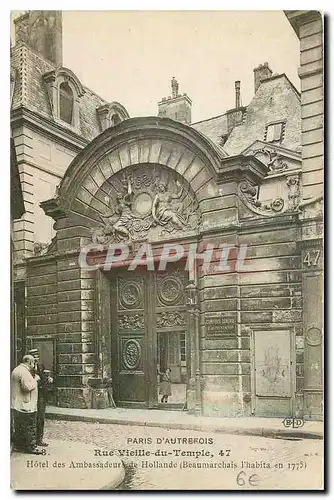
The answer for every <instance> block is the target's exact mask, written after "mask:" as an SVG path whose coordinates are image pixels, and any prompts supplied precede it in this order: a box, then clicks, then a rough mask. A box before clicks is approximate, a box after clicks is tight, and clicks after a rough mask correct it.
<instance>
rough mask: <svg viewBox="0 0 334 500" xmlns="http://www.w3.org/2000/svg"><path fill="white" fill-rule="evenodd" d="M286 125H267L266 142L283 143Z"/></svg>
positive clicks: (281, 123) (280, 123)
mask: <svg viewBox="0 0 334 500" xmlns="http://www.w3.org/2000/svg"><path fill="white" fill-rule="evenodd" d="M284 125H285V124H284V122H279V123H272V124H270V125H267V126H266V131H265V137H264V140H265V141H266V142H281V141H282V140H283V135H284Z"/></svg>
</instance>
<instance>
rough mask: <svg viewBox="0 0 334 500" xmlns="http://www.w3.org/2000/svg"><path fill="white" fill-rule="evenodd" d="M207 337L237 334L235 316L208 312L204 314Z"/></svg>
mask: <svg viewBox="0 0 334 500" xmlns="http://www.w3.org/2000/svg"><path fill="white" fill-rule="evenodd" d="M204 325H205V331H206V338H207V339H210V338H213V339H215V338H219V337H234V336H235V335H236V322H235V318H233V317H231V316H225V315H224V313H221V315H219V316H217V315H211V314H206V315H205V316H204Z"/></svg>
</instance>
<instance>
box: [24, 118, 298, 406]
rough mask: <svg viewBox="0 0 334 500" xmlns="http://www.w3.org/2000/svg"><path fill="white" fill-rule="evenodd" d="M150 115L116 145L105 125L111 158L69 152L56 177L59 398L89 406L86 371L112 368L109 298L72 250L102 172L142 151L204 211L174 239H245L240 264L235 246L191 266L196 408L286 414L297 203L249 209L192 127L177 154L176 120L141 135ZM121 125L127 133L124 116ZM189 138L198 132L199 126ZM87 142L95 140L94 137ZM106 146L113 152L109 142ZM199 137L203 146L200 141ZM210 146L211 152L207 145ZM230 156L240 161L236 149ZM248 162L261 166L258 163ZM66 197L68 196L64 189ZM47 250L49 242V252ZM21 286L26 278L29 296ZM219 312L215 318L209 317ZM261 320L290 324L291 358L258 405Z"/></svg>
mask: <svg viewBox="0 0 334 500" xmlns="http://www.w3.org/2000/svg"><path fill="white" fill-rule="evenodd" d="M151 121H152V120H151V119H150V118H147V119H144V118H143V119H140V120H139V119H136V120H133V121H132V122H131V123H130V122H129V124H128V125H127V126H128V127H129V130H131V134H132V138H131V137H130V138H129V137H128V135H127V137H128V140H129V144H131V151H130V149H129V148H128V147H127V146H125V145H124V142H123V140H122V134H120V133H119V132H118V134H119V135H118V134H117V139H116V138H115V137H113V135H112V131H111V130H109V131H108V132H106V133H105V134H104V136H103V137H101V141H103V147H104V148H105V149H104V152H105V156H107V157H108V158H109V161H108V162H107V161H106V160H105V159H104V160H101V158H100V156H99V153H98V150H97V149H98V148H97V149H96V150H95V151H96V155H97V159H98V160H97V163H94V158H92V157H90V161H91V162H92V163H91V166H90V167H89V165H87V163H86V161H85V156H84V155H83V156H80V158H78V159H77V160H76V162H79V163H76V164H75V169H76V170H75V169H72V171H71V178H70V179H68V181H67V182H65V183H64V186H65V187H64V188H63V187H62V186H61V187H60V193H63V189H65V188H66V189H73V191H72V196H73V198H72V199H71V201H70V206H71V211H73V212H70V215H69V216H68V217H64V218H60V219H59V220H57V223H56V229H57V237H56V240H55V249H56V252H57V257H56V256H55V255H54V260H55V262H56V268H57V278H56V281H57V283H58V285H57V314H56V315H55V316H54V318H53V319H54V320H56V321H57V325H56V328H57V338H58V340H57V352H58V365H57V384H58V385H57V394H58V404H60V405H62V406H77V407H81V408H85V407H90V406H91V405H92V398H93V396H92V391H91V389H90V386H91V381H92V380H93V379H96V377H100V378H101V377H102V376H103V377H104V376H108V375H110V351H108V344H109V346H110V342H111V335H114V334H115V332H112V331H111V329H110V326H108V324H109V325H110V316H109V323H108V312H106V311H104V312H102V310H103V309H104V307H106V308H108V305H109V315H110V298H109V296H108V293H107V292H106V288H108V284H107V287H106V288H105V291H104V292H103V293H101V291H100V292H98V290H99V285H98V277H97V274H96V273H93V274H89V273H88V274H87V272H85V271H84V270H82V269H81V268H80V266H79V262H78V254H79V250H80V247H81V246H82V245H83V244H84V243H85V242H86V243H87V242H89V241H91V230H92V228H94V226H95V225H96V224H97V223H98V217H97V216H98V212H100V211H101V210H103V209H104V207H103V206H102V201H103V199H104V198H103V197H104V196H105V194H106V192H107V191H106V188H105V187H104V188H103V186H105V185H106V182H107V180H108V182H109V178H110V179H111V183H112V176H113V175H117V172H118V171H119V170H122V169H124V168H126V167H128V166H130V165H131V159H132V158H133V159H135V158H137V159H139V158H140V157H142V158H144V159H145V162H147V158H148V159H149V161H150V162H151V163H153V164H156V162H157V161H158V160H157V159H158V158H160V163H162V162H163V161H164V162H166V165H165V167H168V166H169V168H173V169H176V170H177V171H178V172H179V173H180V172H183V174H184V176H185V177H187V181H188V183H189V184H187V185H188V186H190V187H189V189H194V191H196V196H197V199H198V201H199V210H200V211H201V215H202V217H201V223H200V226H199V231H198V233H197V234H196V233H191V236H189V238H190V239H187V238H186V236H185V235H184V233H183V234H181V235H178V237H177V239H176V238H175V236H174V237H173V240H174V241H175V239H176V241H177V243H180V244H182V243H183V244H186V245H189V242H190V241H196V240H197V241H198V243H199V244H200V245H201V246H202V248H205V247H206V245H207V244H208V243H214V248H215V249H216V250H219V247H220V245H221V244H226V243H229V244H231V245H234V246H235V247H237V248H239V249H240V245H241V244H244V245H245V244H246V245H247V253H246V261H245V265H246V268H245V269H243V270H240V269H239V268H238V263H237V259H236V257H237V255H236V250H233V251H232V253H231V255H230V260H229V269H228V270H225V271H223V272H222V271H219V270H217V264H218V261H219V258H220V256H219V255H217V254H216V253H215V254H214V255H215V259H214V261H213V262H212V263H211V265H210V268H209V270H204V269H203V265H201V264H200V265H199V268H198V272H197V286H198V289H199V299H200V306H199V317H198V318H199V331H198V334H199V341H200V348H199V349H200V351H199V352H200V373H201V387H202V393H201V397H202V405H203V411H204V414H206V415H216V416H247V415H251V414H255V415H259V412H260V416H282V415H284V416H286V415H287V414H290V413H296V411H297V409H298V408H297V406H298V405H297V403H296V402H295V399H297V398H296V392H297V386H298V387H300V385H301V384H302V379H303V359H302V355H301V353H300V352H299V351H298V349H299V345H300V343H299V341H296V338H297V337H300V336H301V334H302V329H301V322H302V316H301V308H302V305H301V272H300V269H301V257H300V252H301V249H300V245H298V242H299V240H300V229H299V226H298V214H297V212H296V210H293V211H290V212H289V211H287V212H285V213H282V214H281V213H278V214H277V213H275V212H274V211H272V212H270V213H269V214H267V215H258V214H256V213H255V212H254V211H253V210H252V209H251V208H250V206H249V205H247V203H246V202H245V200H243V199H242V197H241V193H240V189H239V181H238V180H228V179H225V178H224V177H222V178H221V179H219V180H218V181H216V180H214V179H212V178H211V170H210V166H209V165H210V161H213V159H212V157H211V160H209V152H207V157H205V156H204V150H203V149H202V152H201V159H199V158H196V157H195V156H194V153H195V151H196V148H195V145H193V147H190V146H189V144H190V142H189V141H190V137H188V139H184V136H182V134H191V136H192V137H193V134H195V133H194V131H192V129H191V128H189V127H187V130H186V128H184V129H183V128H182V134H179V135H178V136H177V138H175V141H176V142H175V144H178V148H179V153H178V155H180V153H181V158H182V159H181V160H180V158H179V157H178V155H176V148H175V144H174V143H173V142H172V139H171V137H172V132H171V131H172V130H173V131H174V133H175V129H176V128H178V127H181V125H179V124H176V123H175V122H172V121H171V120H170V121H168V120H167V121H166V120H161V119H160V120H159V121H158V122H156V119H155V120H154V127H161V128H159V133H158V134H156V133H155V134H153V135H155V139H154V140H153V139H152V140H148V139H145V137H143V134H145V133H147V134H148V135H149V137H152V131H150V130H149V128H148V126H149V124H150V123H151ZM139 122H140V123H141V122H143V123H144V124H145V127H144V128H141V127H140V126H139V125H138V129H137V130H136V129H135V124H136V123H139ZM151 126H152V125H151ZM164 127H168V137H169V142H167V141H166V140H165V139H164V138H165V134H166V133H167V132H166V131H165V129H164ZM182 127H184V126H182ZM144 130H145V133H144ZM124 133H126V134H128V130H127V127H125V126H124ZM108 134H109V135H110V137H109V142H108V140H107V136H108ZM192 140H193V139H192ZM196 140H198V141H202V140H203V139H202V138H201V136H200V135H199V134H198V136H197V135H196ZM183 141H185V142H183ZM182 144H183V146H182ZM185 144H187V148H188V149H186V148H185ZM108 145H109V146H108ZM162 145H163V147H162ZM94 147H95V148H96V144H95V146H94ZM109 147H110V148H111V149H112V153H110V152H109V149H108V148H109ZM206 147H207V148H209V146H208V145H207V144H206ZM118 148H119V149H118ZM207 151H208V150H207ZM210 151H211V154H213V152H212V150H210ZM171 153H173V155H172V154H171ZM217 154H218V153H217ZM87 155H89V147H88V149H87ZM224 161H225V160H224ZM233 161H235V160H233ZM238 161H239V162H240V165H241V164H242V161H243V159H242V157H240V158H239V160H238ZM80 162H83V164H82V165H81V164H80ZM121 162H122V163H121ZM134 163H135V164H136V163H137V161H134ZM256 165H257V166H258V167H259V168H260V165H259V164H257V163H256ZM190 166H191V167H192V168H190ZM254 166H255V165H254ZM188 167H189V168H188ZM211 168H213V166H212V164H211ZM235 168H236V169H237V171H238V168H239V167H238V165H235ZM261 168H262V167H261ZM248 169H249V167H247V168H246V167H245V170H246V171H247V170H248ZM226 170H228V169H226ZM76 172H77V173H76ZM115 172H116V174H115ZM222 172H224V169H222ZM264 174H265V167H264V166H263V175H264ZM76 175H80V179H81V181H80V182H81V186H78V185H77V182H76V180H75V179H76ZM180 175H182V174H180ZM222 175H223V176H224V174H222ZM71 183H72V185H73V187H72V188H71V187H70V184H71ZM60 196H65V195H64V194H61V195H60ZM61 199H62V198H61ZM65 199H68V195H66V196H65ZM80 200H81V201H80ZM74 212H75V213H74ZM80 214H81V215H80ZM94 220H95V221H96V222H94ZM161 243H162V242H161V240H160V241H156V245H158V246H160V247H161ZM52 251H53V250H52V249H51V250H50V252H51V253H52ZM51 253H50V258H51V257H52V256H51ZM45 258H46V256H44V257H40V258H35V259H31V260H30V261H29V263H28V273H29V269H30V262H31V264H32V265H33V266H37V265H38V263H40V265H43V262H44V260H43V259H45ZM104 285H106V283H104ZM109 286H110V282H109ZM29 293H30V289H29V288H28V296H29ZM102 314H103V316H102ZM40 316H41V315H40ZM101 318H104V319H101ZM217 318H218V323H219V324H218V327H217V326H215V325H217ZM33 321H36V320H35V319H34V320H33ZM41 321H43V325H44V322H45V319H44V318H41ZM28 324H29V321H28ZM259 329H260V330H261V331H266V332H268V334H267V335H268V336H270V335H274V336H275V335H279V333H280V332H281V331H288V332H289V335H290V334H291V342H292V346H291V349H290V346H289V352H290V351H291V352H290V355H291V360H292V364H291V367H290V364H289V368H288V369H289V376H290V379H291V395H290V396H291V397H281V398H280V399H279V400H277V398H276V399H275V398H273V397H270V395H269V397H267V398H265V405H264V406H262V407H261V408H260V409H259V400H258V399H257V398H256V396H255V390H254V382H253V378H254V348H253V344H252V342H253V337H254V335H255V333H254V332H255V331H256V330H259ZM296 358H297V359H296ZM290 370H292V373H290ZM296 405H297V406H296Z"/></svg>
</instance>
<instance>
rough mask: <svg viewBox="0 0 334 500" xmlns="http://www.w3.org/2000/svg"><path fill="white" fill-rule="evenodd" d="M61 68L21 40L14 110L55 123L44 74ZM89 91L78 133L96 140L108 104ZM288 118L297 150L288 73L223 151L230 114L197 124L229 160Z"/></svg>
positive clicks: (294, 95) (289, 140) (287, 141)
mask: <svg viewBox="0 0 334 500" xmlns="http://www.w3.org/2000/svg"><path fill="white" fill-rule="evenodd" d="M54 69H55V66H54V65H53V64H52V63H51V62H50V61H48V60H46V59H44V58H43V57H42V56H41V55H39V54H38V53H37V52H35V51H33V50H32V49H31V48H30V47H28V46H27V45H26V44H25V43H23V42H19V43H18V44H17V45H16V46H14V47H12V48H11V75H12V78H14V89H13V97H12V109H16V108H18V107H20V106H25V107H26V108H28V109H30V110H32V111H35V112H36V113H38V114H39V115H42V116H45V117H46V118H48V119H50V120H53V116H52V111H51V104H50V99H49V96H48V92H47V86H46V83H45V82H44V81H43V74H45V73H47V72H49V71H52V70H54ZM83 88H84V90H85V93H84V95H83V96H82V97H80V98H79V106H80V111H79V116H80V130H78V134H79V135H81V136H82V137H83V138H85V139H86V140H87V141H91V140H92V139H94V137H96V136H97V135H99V134H100V133H101V126H100V122H99V118H98V114H97V108H98V107H99V106H102V105H103V104H107V101H105V100H104V99H102V98H101V97H100V96H98V95H97V94H95V92H93V91H92V90H91V89H89V88H87V87H85V86H84V87H83ZM281 119H282V120H286V126H285V135H284V140H283V141H282V143H281V146H283V147H285V148H288V149H292V150H297V149H298V147H299V146H300V144H301V106H300V95H299V93H298V92H297V90H296V89H295V87H294V86H293V85H292V83H291V82H290V80H289V79H288V78H287V77H286V75H285V74H282V75H274V76H272V77H270V78H268V79H266V80H264V81H263V82H262V83H261V85H260V87H259V88H258V90H257V92H256V94H255V95H254V97H253V99H252V101H251V102H250V104H249V105H248V106H247V111H246V114H245V117H244V122H243V124H241V125H238V126H236V127H235V128H234V129H233V130H232V132H231V133H230V135H229V137H228V139H227V141H226V142H225V144H224V147H222V142H221V139H222V136H226V134H227V116H226V113H224V114H221V115H219V116H214V117H212V118H208V119H206V120H202V121H200V122H196V123H193V124H192V125H191V126H192V127H193V128H194V129H196V130H197V131H198V132H200V133H201V134H203V135H204V136H205V137H207V138H208V139H209V140H210V141H211V142H212V143H213V144H214V145H215V146H216V147H218V149H219V150H220V151H221V153H222V155H223V156H228V155H237V154H240V153H241V152H242V151H243V150H244V149H245V148H247V147H248V146H249V145H250V144H252V143H253V142H254V141H256V140H264V133H265V128H266V125H267V124H268V123H270V122H273V121H277V120H281Z"/></svg>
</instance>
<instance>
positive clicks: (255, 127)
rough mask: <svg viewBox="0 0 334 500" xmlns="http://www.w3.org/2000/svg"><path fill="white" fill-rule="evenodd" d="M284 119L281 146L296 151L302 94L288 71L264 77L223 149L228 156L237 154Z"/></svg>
mask: <svg viewBox="0 0 334 500" xmlns="http://www.w3.org/2000/svg"><path fill="white" fill-rule="evenodd" d="M277 121H285V131H284V136H283V140H282V142H281V143H280V146H283V147H285V148H287V149H290V150H293V151H297V150H298V148H299V147H300V145H301V104H300V95H299V93H298V91H297V90H296V88H295V87H294V86H293V84H292V83H291V82H290V80H289V79H288V78H287V76H286V75H285V74H281V75H274V76H272V77H270V78H267V79H266V80H264V81H263V82H262V83H261V85H260V87H259V88H258V90H257V92H256V94H255V95H254V97H253V99H252V100H251V102H250V103H249V105H248V106H247V111H246V115H245V117H244V122H243V124H242V125H239V126H237V127H235V128H234V129H233V130H232V132H231V134H230V135H229V137H228V139H227V141H226V143H225V144H224V149H225V151H226V152H227V154H228V155H237V154H239V153H241V152H242V151H243V150H244V149H246V148H247V147H248V146H249V145H250V144H252V143H253V142H254V141H256V140H259V141H263V140H264V137H265V130H266V126H267V125H268V124H270V123H272V122H277Z"/></svg>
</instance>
